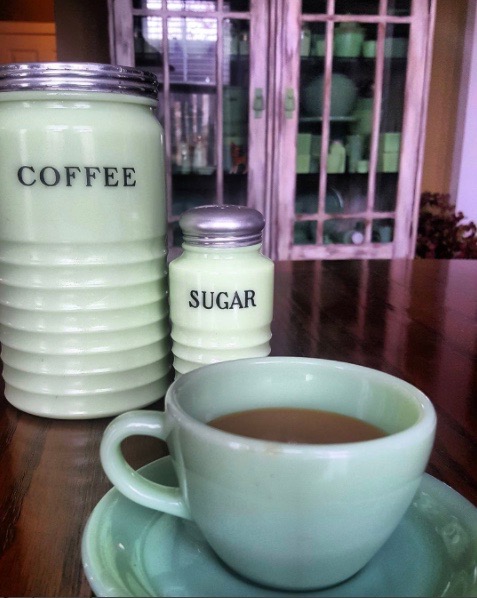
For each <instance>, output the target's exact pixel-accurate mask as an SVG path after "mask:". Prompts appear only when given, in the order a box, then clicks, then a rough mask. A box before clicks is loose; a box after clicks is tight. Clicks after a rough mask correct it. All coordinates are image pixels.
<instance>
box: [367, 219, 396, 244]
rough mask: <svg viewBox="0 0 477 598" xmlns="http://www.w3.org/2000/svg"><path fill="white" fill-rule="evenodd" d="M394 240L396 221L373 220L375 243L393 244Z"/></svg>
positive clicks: (373, 238) (373, 239)
mask: <svg viewBox="0 0 477 598" xmlns="http://www.w3.org/2000/svg"><path fill="white" fill-rule="evenodd" d="M393 238H394V219H393V218H380V219H376V220H373V228H372V241H373V243H392V242H393Z"/></svg>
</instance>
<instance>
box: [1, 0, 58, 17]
mask: <svg viewBox="0 0 477 598" xmlns="http://www.w3.org/2000/svg"><path fill="white" fill-rule="evenodd" d="M54 20H55V10H54V0H0V21H39V22H43V23H51V22H53V21H54Z"/></svg>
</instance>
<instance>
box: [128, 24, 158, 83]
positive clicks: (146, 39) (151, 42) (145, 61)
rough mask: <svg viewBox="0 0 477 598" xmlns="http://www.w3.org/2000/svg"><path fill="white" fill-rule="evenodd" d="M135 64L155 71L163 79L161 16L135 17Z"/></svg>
mask: <svg viewBox="0 0 477 598" xmlns="http://www.w3.org/2000/svg"><path fill="white" fill-rule="evenodd" d="M133 26H134V56H135V64H136V66H138V67H144V68H147V69H148V70H151V71H153V72H154V73H155V74H156V76H157V77H158V79H159V80H160V81H162V80H163V72H162V68H163V66H164V60H163V51H162V47H163V46H162V19H161V18H160V17H134V21H133Z"/></svg>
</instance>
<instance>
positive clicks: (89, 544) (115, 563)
mask: <svg viewBox="0 0 477 598" xmlns="http://www.w3.org/2000/svg"><path fill="white" fill-rule="evenodd" d="M141 472H142V473H143V474H144V475H145V476H146V477H148V478H150V479H151V480H154V481H158V480H159V479H160V480H161V481H162V482H163V483H167V484H170V485H175V474H174V471H173V468H172V464H171V461H170V458H169V457H165V458H163V459H159V460H158V461H155V462H154V463H151V464H149V465H147V466H146V467H144V468H143V469H142V470H141ZM82 555H83V566H84V570H85V573H86V576H87V578H88V581H89V583H90V585H91V588H92V589H93V591H94V593H95V594H96V595H97V596H287V595H288V594H287V593H285V592H282V593H280V592H277V591H275V590H267V589H265V588H262V587H258V586H256V585H254V584H252V583H251V582H248V581H246V580H245V579H243V578H241V577H240V576H238V575H235V574H234V573H233V572H232V571H230V569H228V568H226V567H225V566H224V565H223V564H222V563H221V561H220V560H219V559H218V558H217V557H216V556H215V555H214V553H213V552H212V550H211V549H210V548H209V547H208V545H207V544H206V542H205V540H204V539H203V537H202V535H201V533H200V532H199V530H198V529H197V527H196V525H195V524H194V523H191V522H189V521H185V520H183V519H179V518H177V517H172V516H170V515H164V514H161V513H158V512H157V511H153V510H150V509H147V508H144V507H141V506H139V505H137V504H135V503H133V502H131V501H130V500H128V499H127V498H125V497H124V496H122V495H121V494H120V493H119V492H118V491H117V490H115V489H113V490H110V491H109V492H108V493H107V494H106V495H105V496H104V497H103V498H102V499H101V501H100V502H99V503H98V505H97V506H96V507H95V509H94V511H93V513H92V514H91V516H90V518H89V521H88V523H87V526H86V528H85V531H84V534H83V543H82ZM476 567H477V509H476V508H475V507H474V506H473V505H472V504H471V503H469V502H468V501H467V500H466V499H465V498H463V497H462V496H461V495H460V494H458V493H457V492H455V491H454V490H452V489H451V488H449V486H446V485H445V484H443V483H442V482H440V481H438V480H436V479H435V478H433V477H431V476H429V475H427V474H426V475H425V476H424V478H423V481H422V484H421V487H420V489H419V491H418V493H417V494H416V498H415V500H414V503H413V505H412V506H411V507H410V508H409V510H408V512H407V514H406V516H405V517H404V519H403V521H402V522H401V523H400V525H399V527H398V528H397V530H396V531H395V532H394V534H393V536H392V537H391V538H390V539H389V540H388V542H387V543H386V544H385V546H384V547H383V548H382V549H381V551H380V552H379V553H378V554H377V555H376V556H375V557H374V558H373V560H372V561H371V562H370V563H368V565H367V566H366V567H365V568H364V569H362V570H361V571H360V572H359V573H358V574H357V575H355V576H354V577H353V578H352V579H350V580H348V581H346V582H344V583H342V584H340V585H338V586H335V587H333V588H330V589H327V590H322V591H316V592H305V593H300V596H476V595H477V573H476V571H477V568H476Z"/></svg>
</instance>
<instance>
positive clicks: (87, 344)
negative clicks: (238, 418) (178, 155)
mask: <svg viewBox="0 0 477 598" xmlns="http://www.w3.org/2000/svg"><path fill="white" fill-rule="evenodd" d="M156 96H157V80H156V78H155V77H154V75H151V74H148V73H144V72H142V71H139V70H136V69H132V68H125V67H119V66H111V65H100V64H66V63H36V64H10V65H3V66H0V156H1V160H0V307H1V311H0V342H1V344H2V361H3V364H4V368H3V377H4V381H5V395H6V398H7V399H8V401H9V402H10V403H11V404H13V405H14V406H16V407H17V408H19V409H21V410H23V411H26V412H29V413H32V414H35V415H41V416H47V417H55V418H70V419H72V418H75V419H76V418H78V419H79V418H93V417H102V416H108V415H114V414H117V413H120V412H123V411H126V410H129V409H132V408H138V407H142V406H145V405H148V404H151V403H152V402H154V401H155V400H157V399H158V398H160V397H162V396H163V395H164V394H165V391H166V388H167V386H168V384H169V382H170V371H171V364H172V360H171V357H170V340H169V325H168V306H167V286H166V268H167V266H166V245H165V235H166V214H165V188H164V187H165V186H164V167H163V138H162V130H161V126H160V124H159V122H158V121H157V119H156V117H155V113H154V110H155V107H156Z"/></svg>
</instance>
